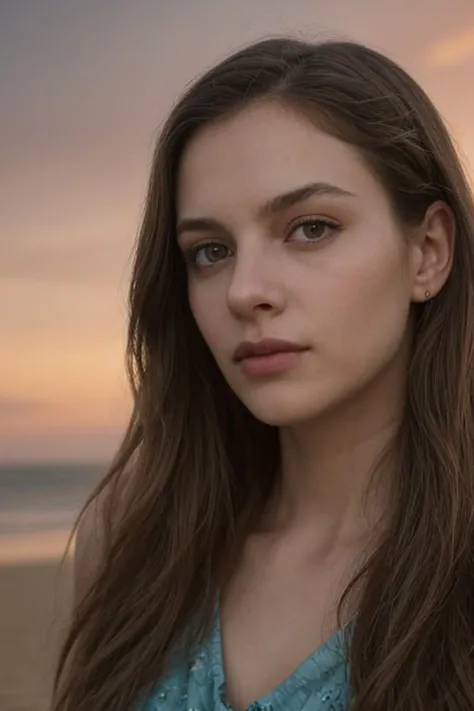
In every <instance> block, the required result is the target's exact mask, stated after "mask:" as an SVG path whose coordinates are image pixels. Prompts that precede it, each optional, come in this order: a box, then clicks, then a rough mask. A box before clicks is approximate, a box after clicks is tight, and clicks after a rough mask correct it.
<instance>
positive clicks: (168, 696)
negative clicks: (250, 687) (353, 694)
mask: <svg viewBox="0 0 474 711" xmlns="http://www.w3.org/2000/svg"><path fill="white" fill-rule="evenodd" d="M348 634H349V628H346V629H345V630H339V631H338V632H336V633H335V634H334V635H333V636H332V637H330V638H329V639H328V640H327V641H326V642H325V643H324V644H322V645H321V646H320V647H318V649H316V650H315V651H314V652H313V653H312V654H310V656H309V657H307V658H306V659H305V660H304V661H303V662H302V663H301V664H300V665H299V666H298V667H297V668H296V669H295V671H294V672H293V673H292V674H291V675H290V676H289V677H287V678H286V679H285V680H284V681H283V682H282V683H281V684H279V685H278V686H277V687H276V688H275V689H274V690H273V691H272V692H271V693H270V694H268V695H267V696H265V697H262V698H260V699H258V700H256V701H254V702H253V703H252V704H251V705H250V706H249V707H248V709H247V711H347V709H348V698H349V683H348V669H347V663H346V653H345V650H346V645H347V642H348V637H347V635H348ZM137 711H232V707H231V706H230V705H229V704H228V703H227V700H226V693H225V678H224V667H223V657H222V643H221V632H220V624H219V615H218V613H216V616H215V622H214V627H213V631H212V634H211V635H210V637H209V639H208V640H207V642H206V643H205V644H203V645H202V647H201V648H200V649H199V651H198V653H197V655H196V656H195V657H194V658H193V659H192V660H190V663H189V665H183V666H181V667H179V668H177V669H175V670H174V671H173V672H172V673H170V674H169V675H168V676H167V677H166V678H164V679H163V680H162V681H161V682H160V683H159V685H157V686H156V687H155V689H154V690H153V692H152V694H151V695H150V697H149V698H148V699H147V701H146V702H145V703H144V704H142V705H140V707H139V709H137Z"/></svg>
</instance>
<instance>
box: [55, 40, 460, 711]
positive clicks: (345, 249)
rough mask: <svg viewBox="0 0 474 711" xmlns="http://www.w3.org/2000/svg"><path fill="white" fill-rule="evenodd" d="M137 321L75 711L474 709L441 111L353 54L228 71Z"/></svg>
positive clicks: (64, 665)
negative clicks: (126, 418)
mask: <svg viewBox="0 0 474 711" xmlns="http://www.w3.org/2000/svg"><path fill="white" fill-rule="evenodd" d="M130 306H131V316H130V327H129V341H128V356H129V370H130V377H131V382H132V386H133V395H134V411H133V416H132V419H131V422H130V425H129V428H128V431H127V433H126V436H125V439H124V442H123V444H122V446H121V448H120V451H119V452H118V455H117V457H116V459H115V462H114V463H113V466H112V468H111V470H110V472H109V474H108V476H107V477H106V479H105V480H104V481H103V482H102V484H101V486H100V489H99V490H98V491H97V492H95V496H94V497H93V498H91V501H90V502H89V503H90V504H92V503H93V506H91V505H89V506H87V507H86V509H85V510H84V511H83V512H82V513H83V514H84V515H81V517H80V526H79V529H78V539H77V552H76V605H75V611H74V619H73V622H72V626H71V629H70V633H69V636H68V638H67V640H66V642H65V645H64V648H63V650H62V655H61V660H60V665H59V669H58V674H57V678H56V700H55V703H54V709H55V711H86V710H87V711H110V709H114V711H125V710H127V711H128V710H129V709H145V710H146V711H151V709H166V710H169V711H184V710H185V709H199V710H200V711H216V710H220V711H222V710H223V709H225V708H227V709H229V708H230V709H235V710H238V711H243V710H244V709H253V710H254V711H255V710H259V709H265V710H266V711H270V710H273V711H283V710H285V711H303V709H304V711H322V710H324V709H328V710H329V709H331V710H332V711H342V710H343V709H344V710H345V709H347V708H349V706H350V708H351V710H352V711H395V710H396V711H428V710H429V711H441V710H443V711H455V710H456V711H461V710H462V711H464V710H465V711H468V709H469V710H470V711H471V710H472V708H474V686H473V679H474V656H473V649H474V598H473V590H474V514H473V512H474V458H473V451H474V448H473V445H474V418H473V377H474V368H473V366H474V360H473V346H474V331H473V324H474V206H473V200H472V196H471V194H470V192H469V189H468V186H467V182H466V179H465V177H464V176H463V172H462V169H461V166H460V164H459V161H458V159H457V157H456V154H455V151H454V149H453V146H452V144H451V141H450V139H449V137H448V134H447V131H446V129H445V128H444V126H443V123H442V121H441V119H440V118H439V116H438V114H437V112H436V110H435V108H434V107H433V106H432V104H431V103H430V101H429V99H428V98H427V97H426V95H425V94H424V93H423V91H422V90H421V89H420V88H419V87H418V86H417V85H416V83H415V82H414V81H413V80H412V79H410V78H409V77H408V76H407V74H406V73H405V72H404V71H403V70H402V69H400V68H399V67H398V66H396V65H395V64H394V63H393V62H391V61H390V60H389V59H387V58H385V57H383V56H381V55H380V54H378V53H376V52H374V51H372V50H370V49H368V48H365V47H363V46H360V45H358V44H353V43H350V42H326V43H323V44H314V45H313V44H309V43H304V42H300V41H296V40H292V39H270V40H265V41H262V42H259V43H257V44H255V45H253V46H250V47H248V48H246V49H244V50H242V51H239V52H237V53H236V54H234V55H233V56H231V57H230V58H228V59H227V60H225V61H223V62H222V63H221V64H219V65H218V66H217V67H215V68H213V69H212V70H210V71H209V72H208V73H207V74H206V75H205V76H204V77H203V78H201V79H200V80H199V81H197V82H196V83H195V84H194V85H193V86H192V87H191V88H190V89H189V90H188V91H187V92H186V94H185V95H184V96H183V98H182V99H181V100H180V101H179V102H178V104H177V105H176V106H175V107H174V109H173V110H172V112H171V115H170V117H169V118H168V121H167V123H166V124H165V126H164V129H163V132H162V134H161V137H160V140H159V143H158V147H157V150H156V154H155V157H154V162H153V167H152V172H151V179H150V187H149V193H148V200H147V204H146V209H145V215H144V220H143V226H142V229H141V234H140V238H139V241H138V246H137V250H136V259H135V265H134V273H133V280H132V286H131V294H130Z"/></svg>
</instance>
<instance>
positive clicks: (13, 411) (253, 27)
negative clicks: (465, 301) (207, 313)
mask: <svg viewBox="0 0 474 711" xmlns="http://www.w3.org/2000/svg"><path fill="white" fill-rule="evenodd" d="M283 32H291V33H294V32H297V33H298V34H299V35H300V36H302V37H305V38H316V37H318V35H323V36H328V35H329V36H341V35H342V36H344V37H351V38H353V39H356V40H359V41H363V42H366V43H368V44H370V45H372V46H374V47H375V48H377V49H380V50H382V51H385V52H387V53H389V54H390V55H391V56H392V57H393V58H394V59H396V60H397V61H399V62H400V63H402V64H403V66H404V67H405V68H407V69H408V70H409V71H410V72H411V73H412V74H413V76H414V77H415V78H416V79H418V80H419V81H420V82H421V84H422V85H423V86H424V88H425V89H426V90H427V91H428V93H429V94H430V95H431V97H432V98H433V99H434V101H435V103H436V104H437V105H438V107H439V109H440V110H441V112H442V114H443V115H444V117H445V119H446V120H447V122H448V124H449V126H450V128H451V130H452V132H453V134H454V137H455V139H456V141H457V144H458V146H459V149H460V151H461V155H462V159H463V161H464V163H465V165H466V168H467V170H468V173H469V174H470V175H473V173H474V131H473V125H474V79H473V77H474V3H473V2H472V0H449V1H448V0H430V1H429V2H427V1H426V0H397V1H396V2H392V3H388V2H381V1H380V0H356V1H354V0H318V1H317V2H316V1H315V0H180V1H179V2H172V1H171V0H169V1H166V0H134V2H126V1H125V0H82V1H81V2H66V1H65V0H42V1H41V2H38V0H22V1H21V2H16V1H15V0H10V2H8V1H7V2H3V3H1V5H0V106H1V119H2V120H1V124H0V127H1V128H0V156H1V161H0V182H1V185H0V277H1V279H0V327H1V336H2V337H1V347H0V460H3V461H55V460H56V461H70V460H72V461H79V460H103V459H107V458H108V457H110V456H111V454H112V453H113V451H114V449H115V447H116V445H117V443H118V441H119V439H120V436H121V433H122V431H123V428H124V425H125V422H126V419H127V415H128V411H129V407H130V404H129V396H128V388H127V384H126V381H125V378H124V359H123V352H124V334H125V314H126V291H127V281H128V275H129V267H130V255H131V251H132V246H133V241H134V239H135V236H136V233H137V228H138V225H139V220H140V215H141V210H142V204H143V196H144V191H145V185H146V179H147V173H148V167H149V163H150V158H151V152H152V148H153V144H154V141H155V137H156V135H157V132H158V130H159V125H160V122H161V121H162V120H163V118H164V117H165V115H166V113H167V111H168V109H169V107H170V104H171V103H172V101H173V100H174V99H175V98H176V97H177V96H178V95H179V94H180V93H181V91H182V89H183V88H184V86H185V85H186V84H187V82H189V81H190V80H191V79H193V78H194V77H195V76H196V75H197V74H199V73H200V72H201V71H202V70H204V69H206V68H207V67H208V66H209V65H211V64H212V63H213V62H215V61H217V60H219V59H220V58H222V57H223V56H224V55H225V54H227V53H228V52H229V51H231V50H232V49H234V48H237V47H238V46H240V45H242V44H244V43H247V42H249V41H251V40H253V39H257V38H260V37H262V36H265V35H269V34H273V33H283Z"/></svg>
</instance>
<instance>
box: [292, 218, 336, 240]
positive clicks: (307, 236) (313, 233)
mask: <svg viewBox="0 0 474 711" xmlns="http://www.w3.org/2000/svg"><path fill="white" fill-rule="evenodd" d="M337 229H339V225H338V224H337V223H336V222H333V221H332V220H323V219H315V218H311V219H306V220H301V221H300V222H299V223H297V225H296V226H295V227H294V228H293V229H292V231H291V235H290V237H291V241H292V242H305V243H311V242H320V241H321V240H323V239H325V238H326V237H329V236H330V235H331V234H332V233H333V232H334V231H335V230H337Z"/></svg>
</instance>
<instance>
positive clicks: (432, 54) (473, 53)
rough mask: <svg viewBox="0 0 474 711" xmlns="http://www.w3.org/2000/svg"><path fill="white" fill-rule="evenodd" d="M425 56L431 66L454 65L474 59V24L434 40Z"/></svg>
mask: <svg viewBox="0 0 474 711" xmlns="http://www.w3.org/2000/svg"><path fill="white" fill-rule="evenodd" d="M426 58H427V62H428V64H429V66H430V67H432V68H443V67H456V66H459V65H460V64H463V63H464V62H467V61H468V60H470V59H474V26H472V27H469V28H467V29H463V30H460V31H459V32H456V33H455V34H453V35H451V36H449V37H446V38H444V39H441V40H439V41H438V42H435V43H434V44H433V45H431V47H430V48H429V49H428V51H427V54H426Z"/></svg>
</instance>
